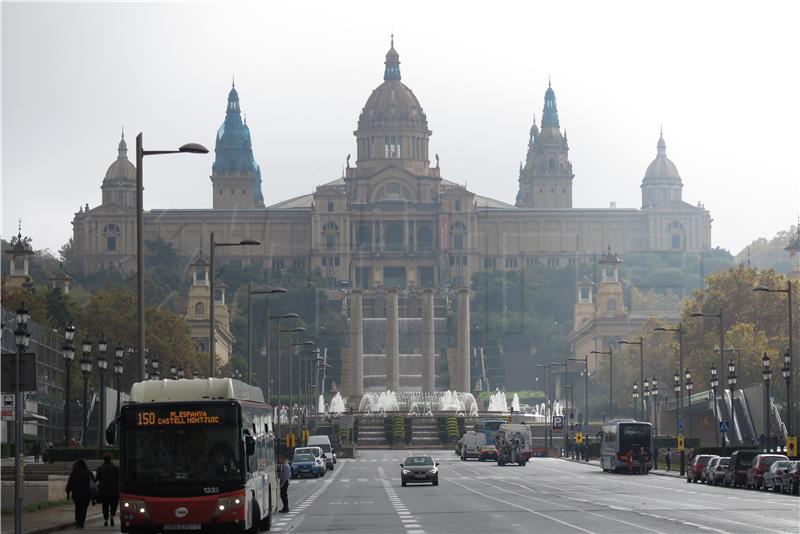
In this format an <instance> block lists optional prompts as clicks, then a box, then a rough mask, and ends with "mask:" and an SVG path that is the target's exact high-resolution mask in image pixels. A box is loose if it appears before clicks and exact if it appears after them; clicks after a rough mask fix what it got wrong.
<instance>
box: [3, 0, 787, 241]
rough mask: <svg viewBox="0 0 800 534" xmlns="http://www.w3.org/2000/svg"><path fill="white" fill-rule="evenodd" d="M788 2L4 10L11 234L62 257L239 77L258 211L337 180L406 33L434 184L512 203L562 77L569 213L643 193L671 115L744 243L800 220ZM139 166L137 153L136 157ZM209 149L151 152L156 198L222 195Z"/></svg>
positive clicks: (150, 192) (679, 150)
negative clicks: (126, 174)
mask: <svg viewBox="0 0 800 534" xmlns="http://www.w3.org/2000/svg"><path fill="white" fill-rule="evenodd" d="M796 6H797V3H795V2H781V3H777V2H775V3H773V2H763V1H762V2H757V3H755V2H754V3H752V4H750V6H749V7H744V6H742V7H737V6H736V5H735V4H734V3H730V2H696V1H695V2H674V1H670V2H664V1H661V2H648V1H635V2H613V3H612V2H596V1H593V2H562V1H554V0H549V1H547V2H538V1H535V2H534V1H525V2H481V3H478V4H475V5H474V6H473V5H471V4H469V3H467V2H463V1H461V2H430V1H427V2H425V1H423V2H416V1H408V0H403V1H401V2H375V1H367V2H344V1H339V2H331V1H323V2H290V1H284V2H258V3H246V2H237V3H233V2H207V3H189V2H184V3H146V4H145V3H127V4H121V3H110V4H104V3H85V4H72V3H58V4H44V3H24V4H22V3H20V4H14V3H7V2H4V3H3V11H2V30H3V40H2V46H3V53H2V54H3V55H2V61H3V69H2V75H3V83H2V90H3V100H2V113H3V120H2V128H3V130H2V151H3V152H2V173H3V175H2V194H3V198H2V211H3V216H2V225H3V228H2V236H3V237H4V238H6V239H8V238H9V237H10V236H11V235H13V234H15V233H16V227H17V219H18V218H20V217H21V218H23V232H24V233H25V234H27V235H30V236H32V237H33V244H34V246H35V247H36V248H50V249H52V250H54V251H56V250H57V249H58V248H59V247H60V246H61V245H63V244H64V243H65V242H67V240H68V239H69V237H70V236H71V234H72V227H71V225H70V222H71V220H72V217H73V214H74V213H75V212H76V211H77V210H78V208H79V207H80V206H82V205H84V204H86V203H88V204H89V205H90V206H91V207H95V206H96V205H98V204H99V202H100V184H101V183H102V179H103V176H104V174H105V172H106V168H107V167H108V165H109V164H110V163H111V162H112V161H113V160H114V159H115V158H116V148H117V143H118V141H119V135H120V127H121V126H123V125H124V127H125V131H126V132H127V133H128V139H129V145H130V147H131V148H133V145H134V141H133V140H134V137H135V134H136V133H137V132H139V131H142V132H144V140H145V148H146V149H167V148H174V147H177V146H178V145H181V144H183V143H185V142H189V141H195V142H200V143H202V144H205V145H206V146H208V147H209V148H211V149H212V150H213V146H214V137H215V133H216V131H217V128H218V127H219V126H220V124H221V123H222V120H223V118H224V114H225V105H226V97H227V94H228V90H229V88H230V83H231V76H232V75H234V74H235V76H236V87H237V90H238V91H239V95H240V98H241V105H242V109H243V110H244V111H245V112H246V115H247V122H248V125H249V126H250V130H251V132H252V136H253V149H254V153H255V156H256V160H257V161H258V163H259V164H260V165H261V169H262V178H263V181H264V197H265V200H266V203H267V204H268V205H269V204H272V203H274V202H277V201H279V200H281V199H286V198H289V197H292V196H297V195H301V194H304V193H308V192H310V191H312V190H313V188H314V187H315V186H316V185H318V184H321V183H324V182H326V181H328V180H331V179H335V178H337V177H338V176H339V175H340V173H341V168H342V166H343V165H344V163H345V157H346V156H347V154H348V153H352V154H353V155H354V157H353V159H355V151H356V150H355V138H354V137H353V135H352V132H353V130H355V128H356V121H357V120H358V115H359V112H360V111H361V108H362V106H363V105H364V103H365V102H366V99H367V97H368V96H369V94H370V92H371V91H372V89H374V88H375V87H376V86H377V85H379V84H380V83H381V82H382V76H383V61H384V54H385V53H386V51H387V49H388V47H389V34H390V33H392V32H394V34H395V46H396V48H397V50H398V52H399V54H400V61H401V72H402V76H403V82H404V83H405V84H406V85H408V86H409V87H410V88H411V89H412V90H413V91H414V93H415V94H416V95H417V97H418V98H419V100H420V102H421V103H422V106H423V107H424V110H425V112H426V113H427V116H428V122H429V126H430V128H431V129H432V130H433V137H432V139H431V148H430V153H431V155H433V154H434V153H438V154H439V155H440V158H441V168H442V176H443V177H445V178H447V179H449V180H452V181H455V182H459V183H464V182H466V183H467V185H468V187H469V188H470V189H471V190H472V191H474V192H476V193H478V194H481V195H486V196H492V197H495V198H498V199H500V200H503V201H506V202H509V203H513V202H514V198H515V195H516V192H517V177H518V168H519V162H520V160H523V159H524V158H525V151H526V147H527V138H528V130H529V128H530V126H531V120H532V117H533V115H534V113H535V114H536V116H537V118H538V117H539V116H540V114H541V109H542V104H543V96H544V91H545V89H546V88H547V80H548V76H550V77H551V78H552V83H553V88H554V90H555V91H556V95H557V98H558V109H559V116H560V119H561V126H562V128H566V129H567V131H568V134H569V143H570V148H571V151H570V159H571V161H572V163H573V168H574V172H575V181H574V184H573V192H574V193H573V205H574V206H575V207H608V206H609V202H612V201H615V202H616V203H617V206H618V207H639V206H640V205H641V190H640V184H641V179H642V177H643V175H644V172H645V169H646V168H647V165H648V164H649V162H650V161H651V160H652V159H653V158H654V157H655V154H656V141H657V140H658V131H659V125H661V124H663V128H664V137H665V139H666V142H667V155H668V157H669V158H670V159H672V161H673V162H675V164H676V165H677V167H678V170H679V171H680V174H681V177H682V178H683V182H684V192H683V198H684V200H686V201H687V202H689V203H691V204H696V203H697V202H698V201H701V202H703V203H704V204H705V207H706V208H707V209H708V210H710V212H711V215H712V217H713V220H714V222H713V224H712V245H713V246H721V247H724V248H728V249H730V250H731V251H732V252H733V253H736V252H738V251H739V250H740V249H741V248H742V247H743V246H745V245H746V244H747V243H749V242H750V241H752V240H753V239H755V238H757V237H761V236H764V237H772V236H773V235H774V234H775V233H777V232H778V231H779V230H782V229H787V228H788V227H789V225H790V224H792V223H794V221H796V218H797V215H798V213H799V212H800V172H798V169H799V168H800V166H798V164H797V162H796V160H795V158H796V154H797V145H798V142H800V138H799V137H798V131H800V104H799V103H798V100H800V83H799V82H798V68H797V64H798V50H800V42H799V40H800V39H799V38H798V35H800V32H798V31H797V20H798V8H797V7H796ZM129 155H130V157H131V159H133V150H130V154H129ZM212 161H213V153H212V154H209V155H205V156H192V155H179V156H162V157H157V158H156V157H152V158H148V159H147V160H146V161H145V188H146V191H145V208H146V209H152V208H209V207H210V206H211V183H210V180H209V175H210V174H211V164H212Z"/></svg>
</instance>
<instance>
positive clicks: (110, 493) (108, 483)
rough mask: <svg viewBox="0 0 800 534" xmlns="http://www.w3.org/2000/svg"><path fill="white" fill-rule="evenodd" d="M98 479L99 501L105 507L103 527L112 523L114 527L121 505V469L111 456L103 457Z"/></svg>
mask: <svg viewBox="0 0 800 534" xmlns="http://www.w3.org/2000/svg"><path fill="white" fill-rule="evenodd" d="M96 478H97V495H98V499H99V500H100V502H101V503H102V505H103V526H104V527H107V526H108V524H109V521H110V522H111V526H112V527H113V526H114V516H116V515H117V505H118V504H119V467H117V466H116V465H115V464H114V462H112V461H111V455H110V454H108V453H106V454H105V455H104V456H103V464H102V465H101V466H100V467H98V468H97V477H96Z"/></svg>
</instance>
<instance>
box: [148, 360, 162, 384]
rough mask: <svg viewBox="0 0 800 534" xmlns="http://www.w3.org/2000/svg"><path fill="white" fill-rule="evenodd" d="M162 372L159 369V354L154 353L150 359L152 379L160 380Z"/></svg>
mask: <svg viewBox="0 0 800 534" xmlns="http://www.w3.org/2000/svg"><path fill="white" fill-rule="evenodd" d="M160 378H161V373H160V372H159V371H158V354H153V359H152V360H151V361H150V380H159V379H160Z"/></svg>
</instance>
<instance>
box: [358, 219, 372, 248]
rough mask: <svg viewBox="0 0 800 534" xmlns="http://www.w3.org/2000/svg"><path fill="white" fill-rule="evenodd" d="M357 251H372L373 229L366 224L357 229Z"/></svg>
mask: <svg viewBox="0 0 800 534" xmlns="http://www.w3.org/2000/svg"><path fill="white" fill-rule="evenodd" d="M356 250H359V251H362V252H365V251H369V250H372V228H370V227H369V226H367V225H366V224H362V225H361V226H359V227H358V229H356Z"/></svg>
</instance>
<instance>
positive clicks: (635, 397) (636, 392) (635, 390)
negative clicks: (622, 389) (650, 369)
mask: <svg viewBox="0 0 800 534" xmlns="http://www.w3.org/2000/svg"><path fill="white" fill-rule="evenodd" d="M631 397H633V415H634V417H636V404H637V403H638V401H639V384H637V383H636V382H634V383H633V392H632V393H631Z"/></svg>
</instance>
